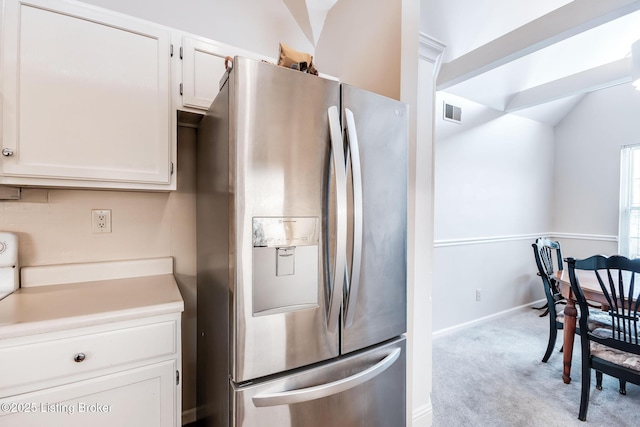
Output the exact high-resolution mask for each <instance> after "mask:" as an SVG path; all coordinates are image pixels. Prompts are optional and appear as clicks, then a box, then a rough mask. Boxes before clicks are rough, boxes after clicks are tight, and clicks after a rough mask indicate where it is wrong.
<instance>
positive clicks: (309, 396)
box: [231, 338, 406, 427]
mask: <svg viewBox="0 0 640 427" xmlns="http://www.w3.org/2000/svg"><path fill="white" fill-rule="evenodd" d="M405 377H406V357H405V339H404V338H400V339H398V340H395V341H392V342H390V343H387V344H384V345H382V346H379V347H374V348H371V349H368V350H366V351H364V352H361V353H357V354H354V355H352V356H349V357H345V358H342V359H339V360H337V361H334V362H330V363H328V364H324V365H321V366H316V367H313V368H310V369H307V370H302V371H298V372H296V373H294V374H292V375H289V376H286V377H281V378H278V379H274V380H270V381H266V382H262V383H259V384H251V385H247V386H242V387H239V386H236V385H235V384H232V388H231V394H232V408H233V418H234V422H233V423H232V425H233V426H234V427H254V426H261V427H327V426H331V427H351V426H367V427H401V426H404V425H405V417H406V402H405V400H406V399H405Z"/></svg>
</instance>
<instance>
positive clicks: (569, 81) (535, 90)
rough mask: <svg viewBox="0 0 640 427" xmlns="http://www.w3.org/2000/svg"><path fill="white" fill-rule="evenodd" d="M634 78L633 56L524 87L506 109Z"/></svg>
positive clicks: (625, 81) (507, 110) (516, 109)
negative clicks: (632, 68) (632, 74)
mask: <svg viewBox="0 0 640 427" xmlns="http://www.w3.org/2000/svg"><path fill="white" fill-rule="evenodd" d="M630 81H631V58H630V57H629V58H623V59H620V60H618V61H614V62H610V63H609V64H605V65H601V66H599V67H595V68H591V69H590V70H586V71H582V72H580V73H577V74H573V75H571V76H567V77H563V78H561V79H558V80H554V81H552V82H548V83H545V84H542V85H540V86H536V87H532V88H531V89H527V90H523V91H522V92H519V93H517V94H516V95H515V96H513V97H512V98H511V100H509V102H508V103H507V106H506V108H505V109H504V111H506V112H508V113H512V112H514V111H518V110H522V109H524V108H529V107H534V106H536V105H540V104H544V103H546V102H550V101H556V100H558V99H562V98H566V97H568V96H572V95H578V94H581V93H587V92H592V91H594V90H599V89H604V88H607V87H611V86H615V85H619V84H623V83H628V82H630Z"/></svg>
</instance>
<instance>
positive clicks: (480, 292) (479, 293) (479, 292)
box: [476, 289, 482, 301]
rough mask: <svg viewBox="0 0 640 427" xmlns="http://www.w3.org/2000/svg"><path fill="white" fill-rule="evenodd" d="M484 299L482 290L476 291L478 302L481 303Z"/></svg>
mask: <svg viewBox="0 0 640 427" xmlns="http://www.w3.org/2000/svg"><path fill="white" fill-rule="evenodd" d="M481 297H482V289H476V301H480V298H481Z"/></svg>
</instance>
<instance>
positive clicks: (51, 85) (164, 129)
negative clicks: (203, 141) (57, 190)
mask: <svg viewBox="0 0 640 427" xmlns="http://www.w3.org/2000/svg"><path fill="white" fill-rule="evenodd" d="M4 3H5V11H4V12H5V16H4V30H3V33H4V34H3V35H4V42H3V54H2V55H3V58H2V59H3V61H4V62H3V69H2V71H3V81H2V92H3V105H2V107H3V109H2V110H3V112H2V117H3V123H2V129H3V130H2V135H3V138H2V149H3V150H4V151H3V157H2V176H3V178H5V177H9V179H4V180H3V181H2V182H4V183H18V184H19V183H21V181H20V180H19V179H18V180H16V179H13V178H14V177H28V178H45V179H48V180H53V181H51V182H50V183H49V184H47V183H46V182H43V181H39V183H41V184H42V185H51V184H52V185H73V183H68V182H65V180H81V181H82V182H84V183H85V184H86V185H83V186H89V187H91V186H93V185H92V182H93V183H95V186H97V187H104V186H105V185H104V184H103V183H104V182H112V183H120V184H116V185H115V186H114V187H116V188H122V187H125V188H146V187H145V184H165V185H167V184H169V182H170V178H171V176H170V175H171V160H172V129H171V126H172V125H171V123H172V120H171V110H170V106H171V103H170V65H171V63H170V61H171V58H170V49H171V46H170V43H171V41H170V40H171V39H170V32H169V31H168V30H166V29H164V28H161V27H156V26H153V25H150V24H149V25H148V24H146V23H144V22H143V21H140V20H136V19H134V18H128V17H126V16H123V15H119V14H115V13H110V12H108V11H105V10H102V9H99V8H95V7H91V6H87V5H83V4H81V3H76V2H73V1H59V0H46V1H45V0H5V2H4ZM26 182H27V183H32V184H33V181H28V180H27V181H26ZM101 183H102V184H101ZM122 183H133V184H131V185H122ZM107 186H108V185H107Z"/></svg>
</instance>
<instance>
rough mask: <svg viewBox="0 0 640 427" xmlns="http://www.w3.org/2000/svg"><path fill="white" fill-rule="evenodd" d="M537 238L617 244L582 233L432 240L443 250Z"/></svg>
mask: <svg viewBox="0 0 640 427" xmlns="http://www.w3.org/2000/svg"><path fill="white" fill-rule="evenodd" d="M538 237H548V238H555V239H572V240H593V241H604V242H617V241H618V236H612V235H605V234H582V233H560V232H544V233H530V234H508V235H502V236H490V237H468V238H460V239H438V240H434V242H433V247H434V248H444V247H448V246H465V245H486V244H489V243H499V242H511V241H515V240H531V239H534V240H535V239H537V238H538Z"/></svg>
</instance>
